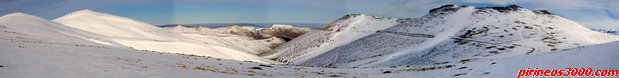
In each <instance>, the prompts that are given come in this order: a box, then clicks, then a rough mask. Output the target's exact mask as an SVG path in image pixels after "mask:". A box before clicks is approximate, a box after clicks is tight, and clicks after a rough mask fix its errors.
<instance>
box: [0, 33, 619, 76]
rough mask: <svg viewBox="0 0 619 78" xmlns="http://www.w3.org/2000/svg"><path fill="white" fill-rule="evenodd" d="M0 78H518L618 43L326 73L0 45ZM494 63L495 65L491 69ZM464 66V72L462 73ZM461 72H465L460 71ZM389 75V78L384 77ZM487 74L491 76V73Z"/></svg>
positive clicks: (591, 58)
mask: <svg viewBox="0 0 619 78" xmlns="http://www.w3.org/2000/svg"><path fill="white" fill-rule="evenodd" d="M0 43H1V44H3V45H0V50H2V51H1V52H0V65H2V67H0V74H1V75H0V77H2V78H24V77H34V78H40V77H94V78H97V77H101V78H109V77H164V78H167V77H181V78H187V77H374V78H375V77H456V76H455V75H456V74H463V73H464V75H458V77H460V76H462V77H515V76H516V75H517V74H518V70H525V69H526V68H535V67H539V68H544V69H557V70H561V69H564V68H567V67H591V68H593V69H600V70H602V69H604V70H611V69H613V70H617V69H619V68H616V67H613V65H617V64H619V63H618V62H616V61H619V60H617V58H616V57H615V56H618V55H619V53H617V52H616V51H619V49H618V48H616V46H619V42H613V43H606V44H600V45H593V46H587V47H582V48H573V49H569V50H567V51H562V52H553V53H541V54H535V55H529V56H523V57H512V58H503V59H492V60H479V61H474V62H467V63H466V64H465V65H450V64H445V65H436V66H397V67H393V68H392V67H375V68H322V67H306V66H287V65H268V64H262V63H255V62H242V61H235V60H226V59H220V58H210V57H203V56H192V55H181V54H170V53H159V52H149V51H138V50H133V49H130V48H125V47H111V46H105V45H79V46H75V45H62V44H55V43H48V42H29V41H22V40H4V39H3V40H0ZM493 63H496V64H493ZM463 67H464V68H463ZM461 68H462V69H461ZM387 71H388V72H389V73H386V72H387ZM487 72H489V73H487Z"/></svg>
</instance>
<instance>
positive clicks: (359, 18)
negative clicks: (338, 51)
mask: <svg viewBox="0 0 619 78" xmlns="http://www.w3.org/2000/svg"><path fill="white" fill-rule="evenodd" d="M396 24H398V22H396V19H393V18H378V17H376V16H367V15H363V14H350V15H346V16H344V17H342V18H340V19H338V20H336V21H335V22H333V23H331V24H328V25H327V26H325V27H322V28H319V29H317V30H314V31H310V32H308V33H305V34H303V35H301V36H299V37H298V38H296V39H293V40H292V41H290V42H288V43H285V44H283V45H281V46H280V47H277V48H275V49H274V50H273V51H271V52H269V53H263V54H260V55H261V56H263V57H265V58H269V59H274V60H277V61H279V62H290V63H298V62H301V61H302V60H306V59H308V58H312V57H315V56H317V55H318V54H322V53H323V52H325V51H328V50H331V49H333V48H335V47H337V46H342V45H345V44H348V43H350V42H352V41H354V40H357V39H359V38H362V37H365V36H367V35H370V34H373V33H375V32H376V31H378V30H382V29H385V28H389V27H391V26H394V25H396ZM290 60H295V61H290Z"/></svg>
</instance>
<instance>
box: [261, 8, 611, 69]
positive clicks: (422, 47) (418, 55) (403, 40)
mask: <svg viewBox="0 0 619 78" xmlns="http://www.w3.org/2000/svg"><path fill="white" fill-rule="evenodd" d="M343 19H347V20H351V21H361V20H365V19H355V18H343ZM393 21H394V20H381V21H374V22H393ZM397 21H398V22H400V23H399V24H397V25H395V26H393V24H377V23H370V22H366V23H369V24H358V23H363V22H344V25H352V26H365V25H369V26H368V27H372V26H374V27H389V28H386V29H384V30H380V29H379V28H376V29H377V30H379V31H369V32H371V33H370V34H367V36H365V35H361V36H360V37H358V38H354V37H353V38H352V39H347V40H335V39H329V38H328V37H327V38H321V37H320V36H319V35H327V36H329V35H330V34H332V33H320V34H312V32H310V33H308V34H305V35H303V36H301V37H299V38H298V39H295V40H293V41H292V42H289V43H286V44H284V45H289V46H292V47H289V46H280V47H278V48H277V49H275V50H274V51H273V52H274V53H275V54H272V56H269V57H271V58H277V60H278V61H284V62H287V63H289V64H295V65H306V66H333V67H357V66H361V67H366V66H407V65H433V64H437V63H454V62H457V61H460V60H467V59H468V60H471V59H493V58H507V57H512V56H520V55H527V54H536V53H546V52H553V51H560V50H564V49H568V48H574V47H579V46H587V45H593V44H600V43H606V42H612V41H617V40H619V36H615V35H608V34H603V33H599V32H594V31H591V30H589V29H587V28H585V27H583V26H581V25H579V24H577V23H575V22H573V21H570V20H567V19H564V18H561V17H559V16H556V15H553V14H551V13H548V12H546V11H529V10H527V9H524V8H521V7H519V6H516V5H510V6H506V7H473V6H456V5H445V6H442V7H439V8H436V9H433V10H431V11H430V14H428V15H425V16H423V17H420V18H414V19H411V18H407V19H399V20H397ZM337 22H338V21H336V23H337ZM338 27H339V28H345V27H347V26H335V27H330V28H338ZM331 30H335V31H339V30H337V29H331ZM313 32H314V33H315V32H318V31H313ZM374 32H376V33H374ZM335 33H336V34H339V35H357V34H347V33H341V32H335ZM305 36H309V37H305ZM315 36H317V37H315ZM299 40H300V41H299ZM331 40H332V41H331ZM308 41H315V43H311V42H308ZM321 41H322V42H321ZM324 42H345V43H343V44H337V45H311V44H320V43H324ZM308 43H309V44H310V45H304V46H306V47H302V46H301V47H298V46H294V45H300V44H308ZM308 46H310V47H308ZM316 47H319V48H320V47H326V48H322V49H318V50H315V49H314V48H316ZM277 53H279V54H277Z"/></svg>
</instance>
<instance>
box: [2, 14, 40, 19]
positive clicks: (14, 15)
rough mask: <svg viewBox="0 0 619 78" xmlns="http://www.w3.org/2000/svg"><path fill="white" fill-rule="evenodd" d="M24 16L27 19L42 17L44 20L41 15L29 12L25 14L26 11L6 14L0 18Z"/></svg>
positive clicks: (21, 17) (20, 17) (19, 17)
mask: <svg viewBox="0 0 619 78" xmlns="http://www.w3.org/2000/svg"><path fill="white" fill-rule="evenodd" d="M24 18H28V19H42V20H44V19H43V18H41V17H38V16H34V15H30V14H26V13H21V12H17V13H11V14H6V15H4V16H1V17H0V19H24Z"/></svg>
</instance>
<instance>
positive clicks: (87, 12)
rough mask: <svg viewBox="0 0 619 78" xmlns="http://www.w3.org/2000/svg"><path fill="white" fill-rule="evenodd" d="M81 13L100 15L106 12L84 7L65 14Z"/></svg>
mask: <svg viewBox="0 0 619 78" xmlns="http://www.w3.org/2000/svg"><path fill="white" fill-rule="evenodd" d="M81 14H94V15H100V14H105V13H100V12H96V11H93V10H90V9H83V10H79V11H74V12H71V13H69V14H67V15H65V16H68V15H81Z"/></svg>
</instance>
